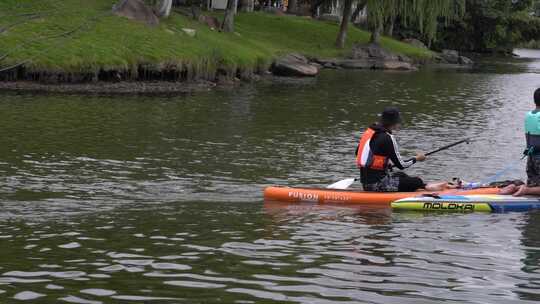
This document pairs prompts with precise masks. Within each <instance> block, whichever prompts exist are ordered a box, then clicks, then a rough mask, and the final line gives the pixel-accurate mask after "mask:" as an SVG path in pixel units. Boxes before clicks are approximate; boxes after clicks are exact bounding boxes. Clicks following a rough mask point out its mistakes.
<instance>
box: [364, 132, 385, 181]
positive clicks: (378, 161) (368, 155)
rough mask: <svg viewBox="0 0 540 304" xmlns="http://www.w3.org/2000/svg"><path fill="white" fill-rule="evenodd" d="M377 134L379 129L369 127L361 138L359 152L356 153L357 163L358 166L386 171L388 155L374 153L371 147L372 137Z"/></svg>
mask: <svg viewBox="0 0 540 304" xmlns="http://www.w3.org/2000/svg"><path fill="white" fill-rule="evenodd" d="M375 134H377V131H375V130H373V129H372V128H368V129H367V130H366V132H364V134H363V135H362V137H361V138H360V143H359V144H358V152H357V154H356V165H357V166H358V168H369V169H373V170H380V171H384V170H386V167H387V166H388V157H386V156H383V155H376V154H373V151H371V148H370V147H369V144H370V142H371V139H372V138H373V136H374V135H375Z"/></svg>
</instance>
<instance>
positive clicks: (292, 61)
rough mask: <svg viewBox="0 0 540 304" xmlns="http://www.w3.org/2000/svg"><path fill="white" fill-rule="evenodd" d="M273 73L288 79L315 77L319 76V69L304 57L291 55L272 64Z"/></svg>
mask: <svg viewBox="0 0 540 304" xmlns="http://www.w3.org/2000/svg"><path fill="white" fill-rule="evenodd" d="M272 73H273V74H274V75H277V76H287V77H314V76H317V75H318V74H319V68H318V67H316V66H314V65H312V64H310V63H309V60H308V59H307V58H306V57H304V56H302V55H298V54H289V55H286V56H284V57H281V58H279V59H277V60H276V61H275V62H274V63H273V64H272Z"/></svg>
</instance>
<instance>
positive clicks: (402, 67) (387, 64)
mask: <svg viewBox="0 0 540 304" xmlns="http://www.w3.org/2000/svg"><path fill="white" fill-rule="evenodd" d="M375 69H382V70H398V71H416V70H418V69H417V68H416V67H415V66H413V65H412V64H410V63H409V62H404V61H381V62H378V63H377V65H376V66H375Z"/></svg>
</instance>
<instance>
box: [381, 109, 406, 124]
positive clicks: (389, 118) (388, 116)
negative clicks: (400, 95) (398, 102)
mask: <svg viewBox="0 0 540 304" xmlns="http://www.w3.org/2000/svg"><path fill="white" fill-rule="evenodd" d="M379 121H380V122H381V124H383V125H385V126H392V125H396V124H399V123H401V114H400V113H399V110H398V108H395V107H388V108H385V109H384V111H383V112H382V113H381V115H380V118H379Z"/></svg>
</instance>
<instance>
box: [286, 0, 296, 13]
mask: <svg viewBox="0 0 540 304" xmlns="http://www.w3.org/2000/svg"><path fill="white" fill-rule="evenodd" d="M297 11H298V0H289V5H288V6H287V13H289V14H296V12H297Z"/></svg>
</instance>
